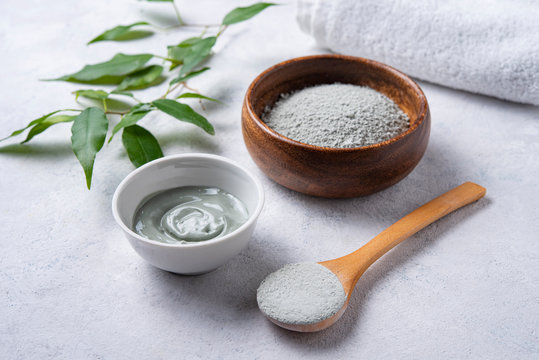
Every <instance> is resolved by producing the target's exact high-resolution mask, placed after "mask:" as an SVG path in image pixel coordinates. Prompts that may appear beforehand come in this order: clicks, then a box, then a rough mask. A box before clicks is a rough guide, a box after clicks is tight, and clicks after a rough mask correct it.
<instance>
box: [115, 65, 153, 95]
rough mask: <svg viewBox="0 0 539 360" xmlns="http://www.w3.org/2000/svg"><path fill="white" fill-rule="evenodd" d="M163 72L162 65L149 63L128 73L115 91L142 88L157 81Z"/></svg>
mask: <svg viewBox="0 0 539 360" xmlns="http://www.w3.org/2000/svg"><path fill="white" fill-rule="evenodd" d="M162 73H163V67H162V66H160V65H151V66H148V67H146V68H144V69H142V70H139V71H137V72H134V73H132V74H130V75H128V76H127V77H126V78H125V79H124V80H123V81H122V82H121V83H120V85H118V87H117V88H116V90H117V91H122V90H130V89H143V88H145V87H149V86H151V85H153V84H155V83H156V82H158V79H159V77H160V76H161V74H162Z"/></svg>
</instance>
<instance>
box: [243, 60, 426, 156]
mask: <svg viewBox="0 0 539 360" xmlns="http://www.w3.org/2000/svg"><path fill="white" fill-rule="evenodd" d="M314 59H339V60H344V61H351V62H356V63H359V64H365V63H366V64H370V65H372V66H374V67H378V68H381V69H383V70H385V71H387V72H389V73H391V74H392V75H394V76H395V77H398V78H401V79H402V80H404V81H405V82H406V83H407V84H408V85H410V87H411V88H412V89H414V91H415V95H416V96H417V97H418V99H419V100H420V109H419V116H418V117H417V119H416V121H415V122H414V123H413V124H412V125H411V126H410V127H409V128H408V130H406V131H404V132H402V133H400V134H399V135H397V136H395V137H392V138H391V139H388V140H385V141H382V142H379V143H376V144H372V145H366V146H360V147H353V148H334V147H325V146H318V145H311V144H306V143H303V142H301V141H297V140H293V139H290V138H288V137H286V136H284V135H282V134H280V133H278V132H277V131H275V130H273V129H272V128H270V127H269V126H268V125H266V123H265V122H264V121H262V119H261V118H260V117H259V116H258V115H257V114H256V113H255V111H254V109H253V105H252V92H253V88H254V87H255V86H257V85H258V84H259V83H260V82H261V81H263V79H264V78H265V77H266V75H268V74H269V73H271V72H273V71H274V70H277V69H279V68H281V67H283V66H285V65H288V64H291V63H295V62H302V61H309V60H314ZM245 105H246V108H247V111H248V113H249V116H250V117H251V119H252V120H254V123H255V124H256V125H257V126H258V127H259V128H260V129H262V131H264V132H265V133H266V134H268V135H270V136H271V137H273V138H275V139H276V140H277V141H284V142H286V143H288V144H290V145H294V146H299V147H302V148H305V149H309V150H315V151H316V150H317V151H323V152H336V153H339V152H353V151H366V150H371V149H376V148H380V147H384V146H387V145H389V144H392V143H395V142H397V141H399V140H400V139H402V138H404V137H405V136H408V135H409V134H411V133H413V132H414V131H415V130H416V129H417V128H418V127H419V125H420V124H421V123H422V122H423V121H424V120H425V118H426V117H427V112H428V103H427V98H426V97H425V94H424V93H423V91H422V90H421V88H420V87H419V85H418V84H417V83H416V82H415V81H414V80H412V79H411V78H410V77H409V76H408V75H406V74H404V73H403V72H401V71H399V70H397V69H395V68H393V67H391V66H389V65H386V64H383V63H381V62H379V61H375V60H370V59H365V58H361V57H356V56H347V55H336V54H325V55H310V56H302V57H297V58H293V59H289V60H285V61H283V62H280V63H278V64H275V65H273V66H272V67H270V68H268V69H266V70H264V71H263V72H262V73H260V75H258V76H257V77H256V78H255V79H254V80H253V82H252V83H251V85H249V88H248V89H247V93H246V94H245ZM410 120H411V119H410Z"/></svg>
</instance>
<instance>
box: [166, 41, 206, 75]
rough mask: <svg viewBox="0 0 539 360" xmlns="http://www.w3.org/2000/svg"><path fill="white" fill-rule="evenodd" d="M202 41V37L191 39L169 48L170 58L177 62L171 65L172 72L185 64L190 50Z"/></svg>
mask: <svg viewBox="0 0 539 360" xmlns="http://www.w3.org/2000/svg"><path fill="white" fill-rule="evenodd" d="M200 40H202V38H201V37H200V36H197V37H190V38H187V39H185V40H183V41H182V42H181V43H179V44H178V45H175V46H167V49H168V58H169V59H174V60H176V62H173V63H172V64H171V65H170V70H173V69H174V68H176V67H178V66H180V65H181V64H183V60H184V59H185V57H186V56H187V54H189V51H190V48H191V47H192V46H193V45H194V44H196V43H197V42H199V41H200Z"/></svg>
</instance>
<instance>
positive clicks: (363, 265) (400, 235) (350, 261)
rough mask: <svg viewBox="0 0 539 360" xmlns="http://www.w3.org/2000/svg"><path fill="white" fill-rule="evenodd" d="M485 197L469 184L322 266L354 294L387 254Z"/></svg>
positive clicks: (457, 188) (451, 191) (437, 199)
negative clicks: (371, 269) (446, 217)
mask: <svg viewBox="0 0 539 360" xmlns="http://www.w3.org/2000/svg"><path fill="white" fill-rule="evenodd" d="M485 193H486V189H485V188H484V187H482V186H479V185H477V184H474V183H472V182H466V183H464V184H462V185H460V186H457V187H456V188H454V189H452V190H449V191H448V192H446V193H445V194H443V195H440V196H438V197H437V198H436V199H434V200H431V201H429V202H428V203H426V204H425V205H423V206H421V207H419V208H417V209H416V210H414V211H412V212H411V213H409V214H408V215H406V216H405V217H403V218H402V219H400V220H399V221H397V222H396V223H394V224H393V225H391V226H390V227H388V228H387V229H386V230H384V231H382V232H381V233H380V234H379V235H377V236H376V237H374V238H373V239H372V240H371V241H369V242H368V243H367V244H365V245H364V246H363V247H361V248H360V249H359V250H356V251H354V252H353V253H351V254H348V255H346V256H343V257H341V258H339V259H335V260H330V261H327V262H321V263H320V264H322V265H324V266H326V267H327V268H329V269H330V270H331V271H333V272H334V273H335V274H337V276H338V277H339V278H340V280H341V282H342V283H343V286H344V288H345V289H346V290H348V289H350V293H351V289H353V287H354V286H355V284H356V282H357V280H358V279H359V278H360V277H361V275H363V273H364V272H365V270H367V268H368V267H369V266H370V265H372V263H374V262H375V261H376V260H378V259H379V258H380V257H381V256H382V255H384V254H385V253H386V252H388V251H389V250H391V249H392V248H393V247H395V246H396V245H398V244H399V243H401V242H402V241H403V240H405V239H407V238H408V237H410V236H411V235H413V234H415V233H416V232H418V231H419V230H421V229H423V228H425V227H427V226H428V225H430V224H432V223H433V222H435V221H436V220H438V219H440V218H442V217H444V216H445V215H447V214H449V213H450V212H452V211H454V210H457V209H459V208H461V207H463V206H465V205H468V204H470V203H472V202H474V201H476V200H479V199H480V198H481V197H483V196H484V195H485ZM347 285H348V286H347ZM348 294H349V292H348V291H347V295H348Z"/></svg>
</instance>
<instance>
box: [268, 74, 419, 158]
mask: <svg viewBox="0 0 539 360" xmlns="http://www.w3.org/2000/svg"><path fill="white" fill-rule="evenodd" d="M262 119H263V121H264V122H265V123H266V124H267V125H268V126H269V127H270V128H272V129H273V130H275V131H277V132H278V133H280V134H282V135H284V136H286V137H288V138H290V139H293V140H296V141H300V142H303V143H306V144H310V145H317V146H324V147H334V148H352V147H360V146H366V145H372V144H376V143H379V142H382V141H386V140H389V139H391V138H392V137H395V136H397V135H399V134H400V133H402V132H404V131H406V130H407V129H408V128H409V127H410V120H409V118H408V115H406V114H405V113H404V112H403V111H402V110H401V109H400V108H399V107H398V106H397V104H395V103H394V102H393V101H392V100H391V99H389V98H388V97H387V96H385V95H383V94H381V93H379V92H378V91H376V90H373V89H371V88H369V87H366V86H357V85H350V84H340V83H335V84H326V85H317V86H313V87H308V88H305V89H302V90H299V91H296V92H293V93H290V94H284V95H282V96H281V99H279V100H278V101H277V102H276V103H275V105H274V106H273V107H272V108H267V109H266V111H265V112H264V114H263V116H262Z"/></svg>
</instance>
